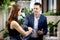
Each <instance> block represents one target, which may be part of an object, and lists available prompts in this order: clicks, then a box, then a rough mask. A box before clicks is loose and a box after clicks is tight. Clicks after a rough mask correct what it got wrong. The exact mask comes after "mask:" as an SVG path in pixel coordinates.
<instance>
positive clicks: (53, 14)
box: [43, 11, 60, 16]
mask: <svg viewBox="0 0 60 40" xmlns="http://www.w3.org/2000/svg"><path fill="white" fill-rule="evenodd" d="M43 15H44V16H60V12H56V13H54V12H52V11H49V12H46V13H43Z"/></svg>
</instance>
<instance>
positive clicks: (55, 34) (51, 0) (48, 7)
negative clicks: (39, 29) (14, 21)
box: [0, 0, 60, 40]
mask: <svg viewBox="0 0 60 40" xmlns="http://www.w3.org/2000/svg"><path fill="white" fill-rule="evenodd" d="M35 2H39V3H41V4H42V12H41V14H42V15H44V16H46V17H47V23H48V33H47V35H44V40H60V0H0V40H9V36H8V33H7V32H6V29H5V28H6V20H7V18H8V14H9V11H10V8H11V6H12V5H13V4H19V5H21V6H22V15H23V17H22V18H21V19H20V21H18V23H20V25H22V24H23V21H24V17H25V16H26V15H28V14H31V13H32V12H33V6H34V3H35ZM18 19H19V18H18Z"/></svg>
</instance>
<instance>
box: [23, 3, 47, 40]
mask: <svg viewBox="0 0 60 40" xmlns="http://www.w3.org/2000/svg"><path fill="white" fill-rule="evenodd" d="M41 10H42V5H41V4H40V3H38V2H36V3H35V4H34V9H33V12H34V13H32V14H29V15H27V16H26V18H25V21H24V24H23V27H24V28H25V29H26V28H27V27H28V26H29V27H32V28H33V32H32V34H31V35H30V37H29V38H28V40H43V35H46V34H47V19H46V17H45V16H43V15H41V14H40V12H41Z"/></svg>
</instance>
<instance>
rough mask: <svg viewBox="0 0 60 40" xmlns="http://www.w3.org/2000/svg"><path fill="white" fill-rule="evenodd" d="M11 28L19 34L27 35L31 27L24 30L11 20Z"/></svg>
mask: <svg viewBox="0 0 60 40" xmlns="http://www.w3.org/2000/svg"><path fill="white" fill-rule="evenodd" d="M10 28H11V29H16V30H17V31H18V32H19V33H20V34H21V35H23V36H28V35H29V34H31V32H32V28H30V27H29V28H28V31H24V30H23V28H22V27H21V26H20V25H19V24H18V23H17V22H16V21H12V22H11V25H10Z"/></svg>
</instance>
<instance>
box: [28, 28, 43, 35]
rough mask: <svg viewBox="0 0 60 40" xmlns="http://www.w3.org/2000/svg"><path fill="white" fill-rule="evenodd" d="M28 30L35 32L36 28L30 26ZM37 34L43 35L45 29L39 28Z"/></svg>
mask: <svg viewBox="0 0 60 40" xmlns="http://www.w3.org/2000/svg"><path fill="white" fill-rule="evenodd" d="M28 31H30V32H31V33H33V31H34V29H33V28H31V27H28ZM37 34H38V35H43V29H42V30H38V31H37Z"/></svg>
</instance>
